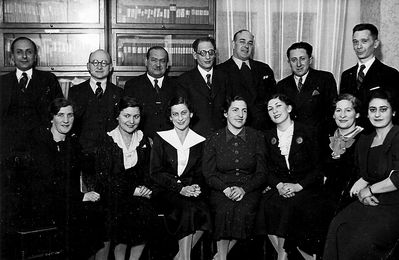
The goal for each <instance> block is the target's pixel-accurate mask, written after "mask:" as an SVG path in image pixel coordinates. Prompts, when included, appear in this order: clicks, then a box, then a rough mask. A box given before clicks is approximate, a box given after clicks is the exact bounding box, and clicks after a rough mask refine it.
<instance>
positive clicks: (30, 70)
mask: <svg viewBox="0 0 399 260" xmlns="http://www.w3.org/2000/svg"><path fill="white" fill-rule="evenodd" d="M24 72H25V73H26V75H27V76H28V79H31V78H32V73H33V69H28V70H27V71H22V70H20V69H18V68H17V71H16V75H17V79H18V80H19V79H20V78H21V77H22V73H24Z"/></svg>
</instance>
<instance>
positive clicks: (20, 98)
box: [0, 37, 63, 259]
mask: <svg viewBox="0 0 399 260" xmlns="http://www.w3.org/2000/svg"><path fill="white" fill-rule="evenodd" d="M11 60H12V62H13V63H14V64H15V70H14V71H12V72H10V73H8V74H6V75H3V76H2V77H1V78H0V138H1V139H0V167H1V168H0V172H1V176H0V206H1V209H0V214H1V215H0V258H7V257H8V256H7V254H8V253H11V252H6V250H8V251H13V249H14V248H15V241H14V240H13V239H10V237H8V236H9V235H10V236H11V237H12V234H13V233H12V232H15V229H18V228H21V227H22V226H24V227H25V228H27V227H33V226H35V224H36V223H35V221H33V220H32V218H31V217H32V216H30V215H29V213H28V212H30V210H32V207H31V204H30V201H29V200H26V198H29V197H30V193H29V192H30V190H31V183H30V182H29V180H30V179H31V176H32V174H31V173H32V172H31V167H29V166H30V162H31V160H30V159H29V156H28V154H29V153H27V151H28V147H27V144H28V141H29V138H30V137H31V135H32V132H33V131H34V130H36V129H37V128H39V127H46V126H47V124H48V114H49V113H48V106H49V104H50V103H51V101H53V99H55V98H58V97H62V96H63V95H62V91H61V87H60V85H59V83H58V80H57V78H56V76H55V75H54V74H52V73H50V72H45V71H39V70H36V69H35V68H34V67H35V65H36V61H37V46H36V44H35V43H34V42H33V41H32V40H31V39H29V38H27V37H19V38H16V39H15V40H14V41H13V42H12V44H11ZM7 244H8V245H7ZM13 257H15V256H11V258H13ZM11 258H10V259H11Z"/></svg>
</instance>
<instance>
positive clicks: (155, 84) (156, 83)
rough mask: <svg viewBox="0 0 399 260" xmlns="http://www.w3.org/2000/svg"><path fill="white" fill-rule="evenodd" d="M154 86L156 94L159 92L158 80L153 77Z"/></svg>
mask: <svg viewBox="0 0 399 260" xmlns="http://www.w3.org/2000/svg"><path fill="white" fill-rule="evenodd" d="M154 88H155V90H156V91H157V94H159V91H160V90H161V88H160V87H159V85H158V80H157V79H154Z"/></svg>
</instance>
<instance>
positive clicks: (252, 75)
mask: <svg viewBox="0 0 399 260" xmlns="http://www.w3.org/2000/svg"><path fill="white" fill-rule="evenodd" d="M253 51H254V36H253V35H252V33H251V32H250V31H248V30H240V31H238V32H236V33H235V34H234V37H233V56H232V57H231V58H230V59H228V60H227V61H225V62H224V63H222V64H219V65H218V66H217V69H220V70H222V71H224V72H225V73H226V74H227V75H228V77H229V82H230V88H231V92H232V95H239V96H242V97H243V98H244V99H245V100H246V101H247V105H248V110H249V117H248V121H247V122H248V123H247V124H248V125H249V126H252V127H254V128H256V129H259V130H265V129H268V128H270V127H271V120H270V118H269V116H268V115H267V113H266V104H265V103H266V101H267V99H268V98H269V97H270V96H271V95H272V94H273V93H274V92H275V87H276V80H275V79H274V73H273V71H272V69H271V68H270V67H269V65H267V64H265V63H263V62H260V61H256V60H253V59H252V58H251V56H252V53H253Z"/></svg>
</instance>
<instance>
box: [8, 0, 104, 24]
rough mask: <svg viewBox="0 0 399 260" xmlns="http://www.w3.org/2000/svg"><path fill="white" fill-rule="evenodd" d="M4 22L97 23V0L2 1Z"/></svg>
mask: <svg viewBox="0 0 399 260" xmlns="http://www.w3.org/2000/svg"><path fill="white" fill-rule="evenodd" d="M82 11H83V12H82ZM4 22H5V23H71V22H74V23H98V22H99V11H98V3H97V0H68V1H65V0H55V1H53V0H50V1H49V0H44V1H43V0H41V1H31V0H12V1H10V0H9V1H5V3H4Z"/></svg>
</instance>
